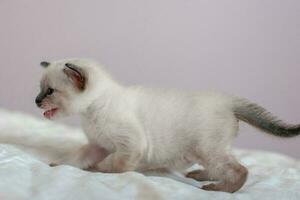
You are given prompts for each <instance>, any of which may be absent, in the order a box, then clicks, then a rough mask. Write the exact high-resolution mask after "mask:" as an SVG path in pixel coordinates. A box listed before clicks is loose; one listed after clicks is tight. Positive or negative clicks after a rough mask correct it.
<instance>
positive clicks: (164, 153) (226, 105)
mask: <svg viewBox="0 0 300 200" xmlns="http://www.w3.org/2000/svg"><path fill="white" fill-rule="evenodd" d="M41 65H42V66H43V67H45V71H44V75H43V78H42V80H41V92H40V93H39V95H38V96H37V98H36V100H35V101H36V104H37V105H38V107H40V108H42V109H44V110H46V111H45V112H44V116H45V117H46V118H48V119H54V118H57V117H63V116H67V115H72V114H79V115H80V117H81V121H82V127H83V130H84V132H85V134H86V136H87V138H88V140H89V144H87V145H86V146H84V147H82V148H81V149H80V150H79V151H78V152H74V154H73V155H72V156H71V157H69V158H63V159H61V160H60V161H57V162H55V165H57V164H70V165H73V166H76V167H79V168H82V169H93V170H97V171H101V172H125V171H132V170H137V171H146V170H155V169H171V170H183V169H187V168H188V167H190V166H192V165H193V164H196V163H198V164H200V165H202V166H203V167H204V170H197V171H192V172H190V173H188V174H186V176H187V177H190V178H194V179H196V180H198V181H204V180H219V182H217V183H211V184H208V185H204V186H203V187H202V189H205V190H214V191H225V192H235V191H237V190H239V189H240V188H241V187H242V186H243V184H244V183H245V181H246V178H247V174H248V172H247V169H246V168H245V167H244V166H242V165H241V164H239V163H238V161H237V160H236V159H235V158H234V157H233V156H232V154H231V147H230V146H231V143H232V140H233V139H234V138H235V137H236V135H237V131H238V120H239V119H240V120H243V121H245V122H247V123H249V124H251V125H253V126H255V127H257V128H259V129H261V130H262V131H264V132H267V133H270V134H273V135H276V136H280V137H293V136H296V135H299V134H300V126H299V125H297V126H293V125H289V124H286V123H284V122H282V121H280V120H277V119H276V118H275V117H274V116H272V115H271V114H270V113H269V112H268V111H266V110H265V109H264V108H262V107H260V106H258V105H256V104H253V103H250V102H248V101H247V100H245V99H240V98H237V97H232V96H226V95H223V94H220V93H216V92H202V93H200V92H194V93H186V92H179V91H176V90H171V89H170V90H166V89H150V88H143V87H137V86H134V87H125V86H122V85H120V84H119V83H117V82H116V81H114V80H113V79H112V78H111V77H110V75H109V74H108V73H107V72H106V71H105V70H104V69H103V68H102V67H101V66H99V65H98V64H97V63H95V62H92V61H89V60H84V59H67V60H61V61H55V62H51V63H50V62H42V63H41Z"/></svg>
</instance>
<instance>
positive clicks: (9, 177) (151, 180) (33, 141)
mask: <svg viewBox="0 0 300 200" xmlns="http://www.w3.org/2000/svg"><path fill="white" fill-rule="evenodd" d="M0 143H2V144H0V200H23V199H26V200H27V199H28V200H43V199H53V200H54V199H55V200H60V199H62V200H68V199H70V200H76V199H87V200H93V199H98V200H99V199H103V200H106V199H116V200H126V199H138V200H143V199H151V200H163V199H172V200H176V199H183V200H190V199H222V200H226V199H263V200H268V199H270V200H271V199H272V200H276V199H278V200H282V199H288V200H292V199H300V162H299V161H297V160H294V159H291V158H289V157H286V156H283V155H278V154H274V153H267V152H261V151H245V150H243V151H241V150H239V151H236V155H237V157H238V158H239V160H240V161H241V163H243V164H244V165H245V166H246V167H247V168H248V169H249V177H248V180H247V182H246V184H245V185H244V187H243V188H242V189H241V190H240V191H238V192H236V193H234V194H228V193H223V192H208V191H204V190H201V189H199V188H197V187H200V186H201V185H203V184H204V183H203V182H202V183H200V182H196V181H194V180H191V179H186V178H183V177H180V176H179V175H178V174H168V175H161V176H158V175H156V176H154V175H149V174H148V175H147V176H146V175H143V174H140V173H136V172H127V173H122V174H104V173H92V172H87V171H83V170H80V169H77V168H74V167H71V166H66V165H63V166H58V167H54V168H52V167H49V166H48V164H47V163H49V162H50V161H52V160H54V159H56V158H57V157H59V156H61V155H63V154H67V153H69V152H70V151H72V150H73V149H76V148H78V147H80V146H81V145H83V144H84V143H86V139H85V137H84V136H83V134H82V132H81V131H80V130H77V129H72V128H68V127H65V126H62V125H58V124H56V123H53V122H48V121H43V120H37V119H34V118H33V117H30V116H28V115H24V114H18V113H12V112H8V111H4V110H0ZM4 143H6V144H4Z"/></svg>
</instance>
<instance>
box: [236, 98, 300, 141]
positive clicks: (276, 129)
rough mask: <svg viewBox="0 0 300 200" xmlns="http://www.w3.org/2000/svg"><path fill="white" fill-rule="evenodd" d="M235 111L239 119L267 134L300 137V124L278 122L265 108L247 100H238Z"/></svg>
mask: <svg viewBox="0 0 300 200" xmlns="http://www.w3.org/2000/svg"><path fill="white" fill-rule="evenodd" d="M233 111H234V114H235V115H236V117H237V118H238V119H240V120H242V121H244V122H246V123H249V124H251V125H253V126H255V127H256V128H259V129H261V130H262V131H264V132H266V133H270V134H272V135H276V136H279V137H294V136H297V135H300V124H299V125H291V124H287V123H285V122H283V121H281V120H278V119H277V118H276V117H275V116H274V115H272V114H271V113H270V112H268V111H267V110H266V109H265V108H263V107H261V106H259V105H257V104H254V103H251V102H249V101H247V100H245V99H236V100H235V103H234V108H233Z"/></svg>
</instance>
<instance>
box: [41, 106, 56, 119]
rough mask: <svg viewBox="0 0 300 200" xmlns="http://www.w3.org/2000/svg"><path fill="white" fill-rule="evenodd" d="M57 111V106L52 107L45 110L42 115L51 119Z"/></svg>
mask: <svg viewBox="0 0 300 200" xmlns="http://www.w3.org/2000/svg"><path fill="white" fill-rule="evenodd" d="M57 111H58V108H52V109H50V110H47V111H45V112H44V116H45V117H46V118H47V119H51V118H52V117H53V116H54V115H55V114H56V113H57Z"/></svg>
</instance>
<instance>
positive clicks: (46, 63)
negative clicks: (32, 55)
mask: <svg viewBox="0 0 300 200" xmlns="http://www.w3.org/2000/svg"><path fill="white" fill-rule="evenodd" d="M40 65H41V66H42V67H45V68H46V67H48V66H49V65H50V63H49V62H47V61H42V62H41V63H40Z"/></svg>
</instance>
